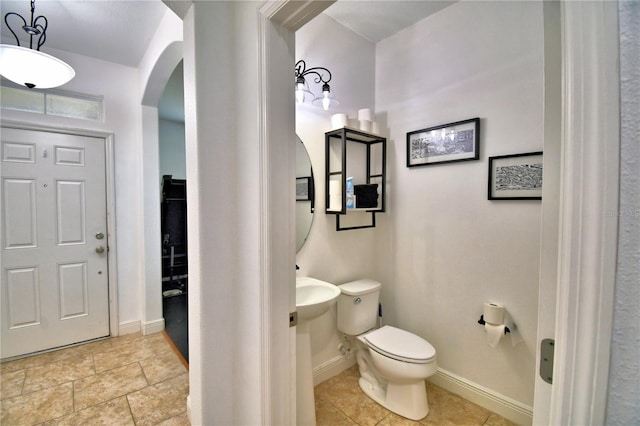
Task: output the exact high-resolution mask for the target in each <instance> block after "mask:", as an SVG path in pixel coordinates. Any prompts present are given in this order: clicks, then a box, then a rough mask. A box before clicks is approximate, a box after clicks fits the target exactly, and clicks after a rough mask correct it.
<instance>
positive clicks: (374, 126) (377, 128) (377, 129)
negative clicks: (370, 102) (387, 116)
mask: <svg viewBox="0 0 640 426" xmlns="http://www.w3.org/2000/svg"><path fill="white" fill-rule="evenodd" d="M371 133H373V134H375V135H379V134H380V126H378V123H377V122H376V121H372V122H371Z"/></svg>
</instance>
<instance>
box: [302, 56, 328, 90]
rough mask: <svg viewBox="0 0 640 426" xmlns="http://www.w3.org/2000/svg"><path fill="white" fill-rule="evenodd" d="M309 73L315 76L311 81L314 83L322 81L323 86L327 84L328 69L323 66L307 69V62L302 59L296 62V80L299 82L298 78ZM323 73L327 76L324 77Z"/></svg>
mask: <svg viewBox="0 0 640 426" xmlns="http://www.w3.org/2000/svg"><path fill="white" fill-rule="evenodd" d="M309 74H315V75H316V76H317V77H315V78H314V80H313V81H315V82H316V83H323V87H324V85H328V83H329V82H330V81H331V71H329V70H328V69H326V68H324V67H313V68H309V69H307V63H306V62H305V61H304V60H302V59H300V60H299V61H298V62H296V81H298V82H300V79H304V76H306V75H309ZM325 74H326V75H327V76H328V78H325ZM303 82H304V80H303Z"/></svg>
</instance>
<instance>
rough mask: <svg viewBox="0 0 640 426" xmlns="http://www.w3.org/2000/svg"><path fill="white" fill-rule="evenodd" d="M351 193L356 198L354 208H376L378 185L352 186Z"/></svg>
mask: <svg viewBox="0 0 640 426" xmlns="http://www.w3.org/2000/svg"><path fill="white" fill-rule="evenodd" d="M353 193H354V194H355V196H356V208H365V209H367V208H376V207H378V184H377V183H372V184H368V185H354V186H353Z"/></svg>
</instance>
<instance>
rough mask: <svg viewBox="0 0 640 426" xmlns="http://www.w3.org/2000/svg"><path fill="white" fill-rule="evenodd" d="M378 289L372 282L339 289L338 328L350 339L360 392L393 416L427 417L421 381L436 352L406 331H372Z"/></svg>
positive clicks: (433, 363)
mask: <svg viewBox="0 0 640 426" xmlns="http://www.w3.org/2000/svg"><path fill="white" fill-rule="evenodd" d="M380 286H381V285H380V283H378V282H376V281H373V280H358V281H352V282H349V283H346V284H342V285H340V286H338V287H339V288H340V290H341V294H340V296H338V329H339V330H340V331H342V332H343V333H345V334H346V335H348V336H350V337H352V338H354V341H355V343H356V351H357V352H356V359H357V362H358V368H359V372H360V379H359V380H358V383H359V385H360V388H361V389H362V390H363V391H364V393H365V394H367V396H369V397H370V398H371V399H373V400H374V401H376V402H377V403H379V404H380V405H382V406H383V407H385V408H387V409H388V410H390V411H393V412H394V413H396V414H399V415H401V416H403V417H406V418H408V419H411V420H419V419H422V418H423V417H425V416H426V415H427V414H428V413H429V403H428V400H427V392H426V386H425V379H426V378H427V377H429V376H432V375H433V374H435V372H436V370H437V363H436V350H435V349H434V347H433V346H431V344H430V343H429V342H427V341H426V340H424V339H422V338H421V337H419V336H417V335H415V334H413V333H410V332H408V331H405V330H402V329H399V328H396V327H391V326H388V325H386V326H383V327H381V328H375V325H376V320H377V312H378V298H379V293H380Z"/></svg>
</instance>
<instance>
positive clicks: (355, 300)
mask: <svg viewBox="0 0 640 426" xmlns="http://www.w3.org/2000/svg"><path fill="white" fill-rule="evenodd" d="M360 302H362V299H360V298H359V297H356V298H355V299H353V304H354V305H357V304H358V303H360Z"/></svg>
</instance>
